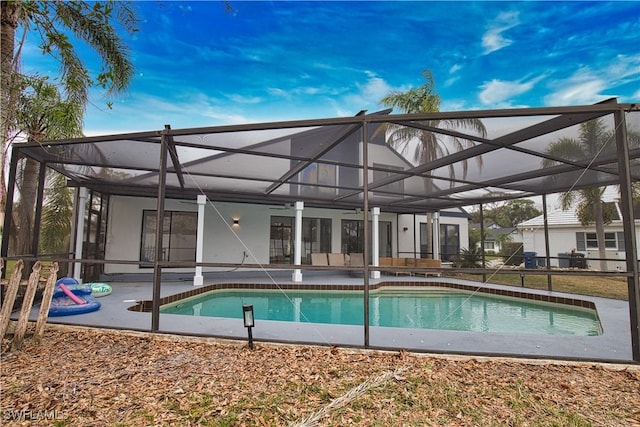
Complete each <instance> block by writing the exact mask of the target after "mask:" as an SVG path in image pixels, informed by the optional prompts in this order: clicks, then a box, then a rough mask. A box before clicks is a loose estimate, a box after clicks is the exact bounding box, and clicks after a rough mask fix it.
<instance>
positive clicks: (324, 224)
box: [302, 218, 331, 264]
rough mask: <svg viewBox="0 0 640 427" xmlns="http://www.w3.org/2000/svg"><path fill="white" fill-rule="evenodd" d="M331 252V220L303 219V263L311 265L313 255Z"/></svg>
mask: <svg viewBox="0 0 640 427" xmlns="http://www.w3.org/2000/svg"><path fill="white" fill-rule="evenodd" d="M327 252H331V220H330V219H327V218H302V263H303V264H311V254H315V253H327Z"/></svg>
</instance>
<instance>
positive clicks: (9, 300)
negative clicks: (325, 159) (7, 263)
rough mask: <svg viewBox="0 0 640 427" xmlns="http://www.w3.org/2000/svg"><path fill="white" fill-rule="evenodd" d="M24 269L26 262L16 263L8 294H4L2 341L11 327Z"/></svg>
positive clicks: (1, 321)
mask: <svg viewBox="0 0 640 427" xmlns="http://www.w3.org/2000/svg"><path fill="white" fill-rule="evenodd" d="M23 268H24V262H22V260H21V259H19V260H18V262H16V266H15V268H14V269H13V273H12V274H11V278H9V283H8V285H7V292H6V293H5V294H4V301H3V304H2V311H1V314H0V340H1V339H3V338H4V334H5V333H6V332H7V329H8V327H9V320H10V319H11V310H12V309H13V304H14V303H15V301H16V295H18V288H19V287H20V280H22V269H23Z"/></svg>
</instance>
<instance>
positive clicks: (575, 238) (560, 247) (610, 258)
mask: <svg viewBox="0 0 640 427" xmlns="http://www.w3.org/2000/svg"><path fill="white" fill-rule="evenodd" d="M617 197H618V196H617V193H616V188H615V187H610V188H607V190H606V191H605V193H604V195H603V200H604V201H605V202H606V203H609V204H610V206H612V207H613V208H614V210H615V214H614V217H615V219H614V220H613V221H612V222H611V223H610V224H607V225H605V246H606V254H607V256H606V258H607V270H609V271H615V270H618V271H624V270H625V269H626V266H625V259H626V253H625V249H624V234H623V224H622V214H621V212H620V205H619V200H618V198H617ZM636 218H637V214H636ZM547 223H548V227H549V256H550V257H551V266H552V267H569V262H570V261H569V257H570V254H571V252H572V251H574V252H575V253H577V254H579V255H578V256H584V258H585V260H586V266H587V268H591V269H595V270H599V269H600V260H599V258H600V255H599V251H598V242H597V238H596V230H595V225H594V224H591V225H587V226H583V225H582V224H580V221H579V219H578V217H577V215H576V209H575V208H570V209H568V210H566V211H564V210H562V209H559V208H558V209H555V210H552V211H550V212H549V213H548V215H547ZM637 225H638V220H636V231H635V236H636V244H637V243H640V234H639V233H638V228H637ZM517 229H518V232H519V233H520V234H521V236H522V241H523V249H524V251H525V252H535V253H536V256H537V257H546V255H547V253H546V249H545V236H544V216H543V215H540V216H537V217H535V218H532V219H529V220H527V221H524V222H522V223H520V224H518V226H517ZM636 258H638V256H637V255H636Z"/></svg>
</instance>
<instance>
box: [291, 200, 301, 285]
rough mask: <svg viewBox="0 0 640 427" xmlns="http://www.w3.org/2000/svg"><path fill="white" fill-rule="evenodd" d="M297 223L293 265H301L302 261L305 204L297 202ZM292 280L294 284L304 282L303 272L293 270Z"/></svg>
mask: <svg viewBox="0 0 640 427" xmlns="http://www.w3.org/2000/svg"><path fill="white" fill-rule="evenodd" d="M295 209H296V223H295V234H294V236H295V242H294V244H293V263H294V264H295V265H300V264H301V261H302V211H303V210H304V202H296V206H295ZM292 280H293V281H294V282H302V270H300V269H299V268H297V269H295V270H293V277H292Z"/></svg>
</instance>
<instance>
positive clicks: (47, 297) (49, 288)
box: [33, 262, 58, 343]
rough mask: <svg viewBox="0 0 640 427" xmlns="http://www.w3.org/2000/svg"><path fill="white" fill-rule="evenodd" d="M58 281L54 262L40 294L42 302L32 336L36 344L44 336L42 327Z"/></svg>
mask: <svg viewBox="0 0 640 427" xmlns="http://www.w3.org/2000/svg"><path fill="white" fill-rule="evenodd" d="M57 279H58V263H57V262H54V263H53V265H51V267H50V268H49V278H48V279H47V284H46V285H45V286H44V292H43V293H42V302H41V303H40V313H39V314H38V321H37V322H36V331H35V333H34V334H33V339H34V341H35V342H36V343H39V342H40V340H41V339H42V336H43V335H44V327H45V325H46V324H47V316H49V307H51V297H52V296H53V290H54V288H55V287H56V280H57Z"/></svg>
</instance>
